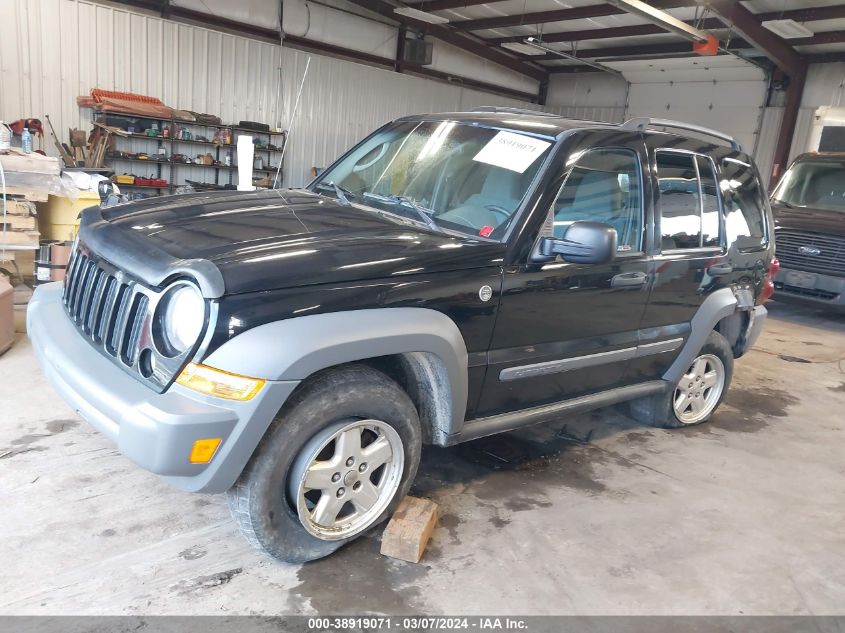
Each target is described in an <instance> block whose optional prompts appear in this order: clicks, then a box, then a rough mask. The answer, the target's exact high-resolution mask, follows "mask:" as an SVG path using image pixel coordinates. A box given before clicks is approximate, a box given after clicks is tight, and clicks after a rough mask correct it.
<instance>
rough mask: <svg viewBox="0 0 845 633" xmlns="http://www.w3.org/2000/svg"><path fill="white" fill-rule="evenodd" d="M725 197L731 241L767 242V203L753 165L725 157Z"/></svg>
mask: <svg viewBox="0 0 845 633" xmlns="http://www.w3.org/2000/svg"><path fill="white" fill-rule="evenodd" d="M719 187H720V189H721V190H722V196H723V197H724V200H725V233H726V235H727V238H728V244H732V243H733V242H735V241H736V239H737V238H746V240H744V241H747V242H748V243H749V245H750V244H751V243H752V242H753V243H754V244H756V245H760V246H763V245H765V244H766V242H767V240H766V220H765V208H766V203H765V200H764V199H763V192H762V190H761V188H760V183H758V182H757V178H756V176H755V175H754V170H753V169H752V167H751V165H749V164H747V163H743V162H740V161H738V160H733V159H725V160H723V161H722V181H721V182H720V183H719Z"/></svg>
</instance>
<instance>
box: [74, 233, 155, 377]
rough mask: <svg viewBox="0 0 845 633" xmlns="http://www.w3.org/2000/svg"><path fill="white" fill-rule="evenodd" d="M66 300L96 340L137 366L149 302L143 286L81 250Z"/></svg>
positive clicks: (127, 363) (76, 320)
mask: <svg viewBox="0 0 845 633" xmlns="http://www.w3.org/2000/svg"><path fill="white" fill-rule="evenodd" d="M63 301H64V305H65V310H66V311H67V313H68V316H70V318H71V320H72V321H73V323H74V324H75V325H76V327H77V328H79V330H80V331H81V332H82V333H83V334H84V335H85V336H86V337H87V338H88V339H89V340H90V341H91V342H92V343H94V344H95V345H96V346H97V347H99V348H101V349H102V350H104V351H105V352H106V353H107V354H108V355H109V356H113V357H114V358H116V359H118V360H119V361H120V362H121V363H122V364H123V365H125V366H126V367H133V366H134V364H135V363H136V362H137V360H138V351H139V345H138V343H139V338H140V333H141V330H142V326H143V324H144V320H145V319H146V318H147V308H148V306H149V297H147V295H146V294H145V293H144V292H143V291H142V289H141V287H140V286H138V285H137V284H135V283H134V282H132V281H129V280H127V279H125V277H124V276H123V275H122V274H120V273H119V271H117V270H114V269H111V268H110V267H109V266H108V265H107V264H105V263H104V262H96V261H94V260H93V259H91V258H90V257H88V256H87V255H85V254H84V253H83V252H81V251H79V250H77V251H76V252H75V253H74V255H73V261H72V262H71V263H70V266H69V267H68V272H67V276H66V277H65V287H64V294H63Z"/></svg>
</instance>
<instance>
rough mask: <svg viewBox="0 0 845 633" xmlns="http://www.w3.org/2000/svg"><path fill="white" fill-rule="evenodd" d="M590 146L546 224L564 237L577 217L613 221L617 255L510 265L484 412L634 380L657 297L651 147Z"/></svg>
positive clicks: (565, 170) (579, 155) (561, 187)
mask: <svg viewBox="0 0 845 633" xmlns="http://www.w3.org/2000/svg"><path fill="white" fill-rule="evenodd" d="M617 138H618V136H617ZM585 146H586V147H587V148H588V149H584V150H583V151H580V152H578V151H576V152H573V153H572V154H571V156H572V157H574V160H573V158H570V161H569V162H568V164H567V165H565V166H563V167H562V168H561V169H562V173H561V176H560V177H559V178H557V179H555V182H554V184H553V185H552V187H554V188H556V189H557V190H558V191H557V194H556V195H555V194H552V195H551V196H550V197H552V198H553V199H554V200H555V202H554V204H553V206H552V208H551V209H548V210H546V212H545V213H547V214H548V215H547V219H546V222H547V223H546V225H545V228H544V230H545V231H547V233H546V234H548V232H553V233H554V234H555V235H557V236H559V237H561V236H563V235H564V234H565V232H566V229H567V227H568V226H569V225H570V224H572V222H575V221H578V220H592V221H598V222H606V223H608V224H610V225H611V226H613V227H614V228H615V229H616V231H617V234H618V253H617V258H616V259H615V260H614V261H612V262H610V263H607V264H600V265H592V264H572V263H567V262H564V261H560V260H558V261H555V262H550V263H534V262H531V261H526V262H522V263H520V264H518V265H515V266H511V267H509V268H507V269H506V270H505V274H504V281H503V288H502V298H501V301H500V306H499V315H498V318H497V320H496V326H495V330H494V333H493V339H492V346H491V349H490V352H489V355H488V363H489V364H488V369H487V374H486V376H485V381H484V386H483V389H482V394H481V398H480V401H479V406H478V410H477V411H478V414H479V415H482V416H483V415H493V414H496V413H502V412H506V411H515V410H519V409H525V408H529V407H532V406H537V405H541V404H545V403H548V402H555V401H560V400H565V399H568V398H573V397H577V396H579V395H584V394H587V393H594V392H598V391H602V390H604V389H607V388H610V387H615V386H619V385H621V384H625V383H626V382H627V378H628V376H627V374H628V370H627V367H628V359H630V358H631V357H632V356H633V354H634V352H635V349H636V346H637V342H638V330H639V326H640V319H641V318H642V315H643V312H644V310H645V306H646V303H647V300H648V269H649V265H650V263H649V259H648V257H647V256H646V254H645V252H644V248H643V244H644V241H643V240H644V217H645V216H644V196H643V169H642V166H641V160H642V157H643V155H644V151H643V150H644V148H643V146H642V142H641V141H639V139H632V141H631V142H630V144H620V145H614V146H607V147H595V144H590V143H585ZM561 183H562V184H561Z"/></svg>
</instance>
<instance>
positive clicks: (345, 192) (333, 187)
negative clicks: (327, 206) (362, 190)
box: [314, 181, 355, 207]
mask: <svg viewBox="0 0 845 633" xmlns="http://www.w3.org/2000/svg"><path fill="white" fill-rule="evenodd" d="M314 189H324V190H325V189H328V190H330V191H334V194H335V195H336V196H337V199H338V201H340V203H341V204H342V205H343V206H345V207H348V206H349V205H350V204H352V203H351V202H349V197H353V198H354V197H355V194H354V193H352V192H351V191H349V189H345V188H343V187H341V186H340V185H338V184H336V183H335V182H334V181H332V182H318V183H317V184H316V185H314ZM347 196H349V197H347Z"/></svg>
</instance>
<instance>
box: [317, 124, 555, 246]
mask: <svg viewBox="0 0 845 633" xmlns="http://www.w3.org/2000/svg"><path fill="white" fill-rule="evenodd" d="M551 145H552V141H551V140H546V139H540V138H536V137H533V136H528V135H525V134H519V133H516V132H509V131H500V130H493V129H489V128H483V127H478V126H476V125H468V124H461V123H457V122H455V121H411V122H408V121H405V122H398V123H396V124H394V125H390V126H388V127H386V128H385V129H383V130H380V131H379V132H377V133H376V134H374V135H373V136H372V137H370V138H369V139H367V140H366V141H364V142H363V143H362V144H361V145H359V146H358V147H356V148H355V149H354V150H353V151H352V152H351V153H350V154H349V155H347V156H346V157H345V158H343V159H342V160H341V161H340V162H339V163H338V164H336V165H335V166H334V167H333V168H331V169H329V170H327V171H326V172H325V173H324V174H322V175H321V176H320V177H319V178H318V179H317V180H315V181H314V182H313V183H312V185H311V187H310V188H311V189H312V190H314V191H317V192H319V193H320V194H322V195H330V196H333V197H337V198H338V199H339V200H341V201H342V202H344V203H346V202H348V203H351V204H356V205H365V206H369V207H375V208H378V209H380V210H383V211H389V212H391V213H395V214H400V215H402V216H403V217H406V218H409V219H411V220H414V221H418V222H421V223H424V224H426V225H427V226H429V227H430V228H431V229H433V230H447V229H448V230H452V231H459V232H461V233H465V234H470V235H476V236H482V237H489V238H493V239H501V238H502V237H503V236H504V233H505V231H506V229H507V226H508V225H509V224H510V222H511V220H512V218H513V217H514V214H515V212H516V210H517V209H518V208H519V205H520V202H521V201H522V199H523V197H524V196H525V194H526V192H527V191H528V188H529V186H530V184H531V181H532V180H533V178H534V176H535V175H536V173H537V171H538V169H539V168H540V164H541V163H542V162H543V160H542V157H543V156H545V155H547V153H548V150H549V147H551Z"/></svg>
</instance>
